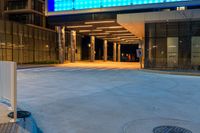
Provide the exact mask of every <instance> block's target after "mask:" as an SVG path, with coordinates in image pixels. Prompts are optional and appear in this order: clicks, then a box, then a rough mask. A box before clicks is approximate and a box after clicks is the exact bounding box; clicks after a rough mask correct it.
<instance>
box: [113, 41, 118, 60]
mask: <svg viewBox="0 0 200 133" xmlns="http://www.w3.org/2000/svg"><path fill="white" fill-rule="evenodd" d="M113 61H117V43H116V42H114V43H113Z"/></svg>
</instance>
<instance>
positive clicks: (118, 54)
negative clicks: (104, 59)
mask: <svg viewBox="0 0 200 133" xmlns="http://www.w3.org/2000/svg"><path fill="white" fill-rule="evenodd" d="M117 56H118V58H117V59H118V62H120V61H121V44H120V43H118V47H117Z"/></svg>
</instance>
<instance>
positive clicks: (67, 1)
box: [54, 0, 74, 11]
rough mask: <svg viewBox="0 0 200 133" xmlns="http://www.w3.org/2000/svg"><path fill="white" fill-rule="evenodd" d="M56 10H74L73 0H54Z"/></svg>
mask: <svg viewBox="0 0 200 133" xmlns="http://www.w3.org/2000/svg"><path fill="white" fill-rule="evenodd" d="M54 3H55V4H54V11H65V10H73V4H74V3H73V0H54Z"/></svg>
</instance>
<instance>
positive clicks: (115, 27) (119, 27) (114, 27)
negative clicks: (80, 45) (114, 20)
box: [97, 26, 123, 29]
mask: <svg viewBox="0 0 200 133" xmlns="http://www.w3.org/2000/svg"><path fill="white" fill-rule="evenodd" d="M121 28H123V27H122V26H110V27H97V29H121Z"/></svg>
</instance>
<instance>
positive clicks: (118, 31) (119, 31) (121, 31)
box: [106, 30, 129, 33]
mask: <svg viewBox="0 0 200 133" xmlns="http://www.w3.org/2000/svg"><path fill="white" fill-rule="evenodd" d="M106 32H109V33H123V32H129V31H127V30H117V31H113V30H112V31H106Z"/></svg>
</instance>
